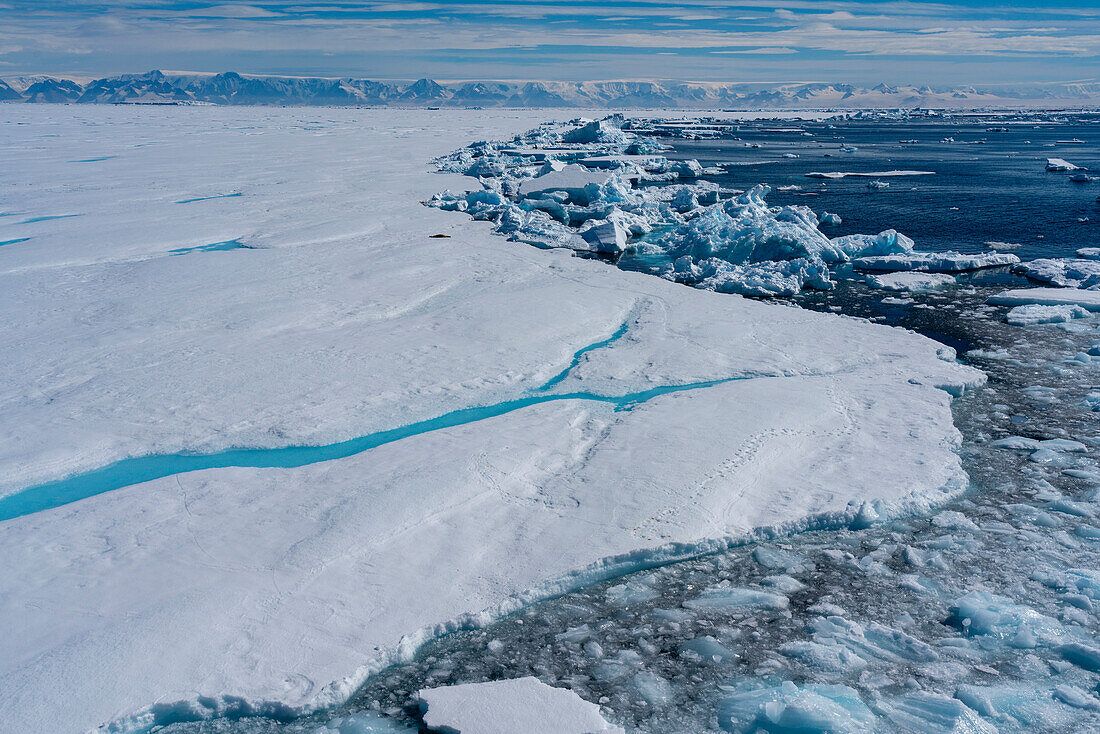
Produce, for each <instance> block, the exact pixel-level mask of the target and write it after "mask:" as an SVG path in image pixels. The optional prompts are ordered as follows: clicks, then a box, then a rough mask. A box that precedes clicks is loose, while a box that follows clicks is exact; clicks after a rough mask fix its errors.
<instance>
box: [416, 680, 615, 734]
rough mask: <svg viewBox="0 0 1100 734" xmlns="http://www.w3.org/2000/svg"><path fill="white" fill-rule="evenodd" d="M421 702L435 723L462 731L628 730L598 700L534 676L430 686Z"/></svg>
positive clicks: (581, 733) (561, 733) (584, 733)
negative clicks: (609, 718) (616, 723)
mask: <svg viewBox="0 0 1100 734" xmlns="http://www.w3.org/2000/svg"><path fill="white" fill-rule="evenodd" d="M420 707H421V710H422V711H423V712H424V723H425V724H426V725H427V726H428V727H429V728H431V729H437V730H440V731H446V732H455V733H456V734H516V732H524V734H595V733H596V732H622V729H620V728H619V727H615V726H612V725H611V724H609V723H607V721H606V720H604V718H603V716H601V715H600V707H599V706H597V705H596V704H594V703H589V702H587V701H584V700H582V699H581V698H580V697H579V696H578V695H577V694H575V693H573V692H572V691H567V690H565V689H563V688H554V687H552V686H548V685H546V684H545V683H543V682H542V681H540V680H539V679H538V678H532V677H528V678H516V679H513V680H501V681H491V682H488V683H466V684H462V685H457V686H445V687H442V688H428V689H425V690H422V691H420Z"/></svg>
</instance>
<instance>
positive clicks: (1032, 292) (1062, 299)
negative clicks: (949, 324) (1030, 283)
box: [989, 288, 1100, 311]
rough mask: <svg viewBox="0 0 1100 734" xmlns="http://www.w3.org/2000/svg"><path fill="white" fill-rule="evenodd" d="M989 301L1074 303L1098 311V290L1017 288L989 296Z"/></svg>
mask: <svg viewBox="0 0 1100 734" xmlns="http://www.w3.org/2000/svg"><path fill="white" fill-rule="evenodd" d="M989 303H992V304H994V305H997V306H1023V305H1027V304H1029V303H1035V304H1041V305H1046V306H1074V305H1076V306H1080V307H1082V308H1084V309H1087V310H1089V311H1100V290H1080V289H1077V288H1017V289H1014V290H1008V291H1002V292H1001V293H998V294H997V295H995V296H991V297H990V298H989Z"/></svg>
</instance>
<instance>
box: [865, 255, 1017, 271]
mask: <svg viewBox="0 0 1100 734" xmlns="http://www.w3.org/2000/svg"><path fill="white" fill-rule="evenodd" d="M854 262H855V266H856V267H857V268H860V269H862V270H916V271H920V272H924V273H961V272H964V271H967V270H979V269H981V268H992V267H997V266H999V265H1012V264H1014V263H1018V262H1020V258H1018V257H1016V256H1015V255H1010V254H1007V253H997V252H984V253H980V254H977V255H966V254H963V253H961V252H909V253H899V254H896V255H874V256H865V257H860V258H857V259H856V260H855V261H854Z"/></svg>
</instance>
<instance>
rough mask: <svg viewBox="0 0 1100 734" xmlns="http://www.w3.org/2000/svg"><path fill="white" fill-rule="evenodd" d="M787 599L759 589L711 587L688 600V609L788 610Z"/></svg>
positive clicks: (685, 604) (686, 605)
mask: <svg viewBox="0 0 1100 734" xmlns="http://www.w3.org/2000/svg"><path fill="white" fill-rule="evenodd" d="M789 603H790V602H789V601H788V599H787V597H785V596H783V595H781V594H773V593H771V592H768V591H760V590H759V589H746V588H741V587H736V586H711V587H708V588H706V589H704V590H703V593H702V594H700V595H699V596H697V597H695V598H694V599H688V600H687V601H685V602H684V606H685V607H687V608H688V609H776V610H778V609H786V608H787V606H788V604H789Z"/></svg>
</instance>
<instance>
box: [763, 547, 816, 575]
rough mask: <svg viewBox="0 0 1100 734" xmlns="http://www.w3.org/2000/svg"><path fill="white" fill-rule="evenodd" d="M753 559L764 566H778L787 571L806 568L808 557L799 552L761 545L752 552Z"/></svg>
mask: <svg viewBox="0 0 1100 734" xmlns="http://www.w3.org/2000/svg"><path fill="white" fill-rule="evenodd" d="M752 557H753V560H755V561H756V562H757V563H759V564H760V565H761V566H763V567H764V568H778V569H782V570H784V571H786V572H787V573H798V572H799V571H805V570H806V559H805V558H803V557H802V556H801V555H799V554H797V553H792V552H791V551H785V550H780V549H778V548H769V547H768V546H760V547H759V548H757V549H755V550H754V551H753V552H752Z"/></svg>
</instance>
